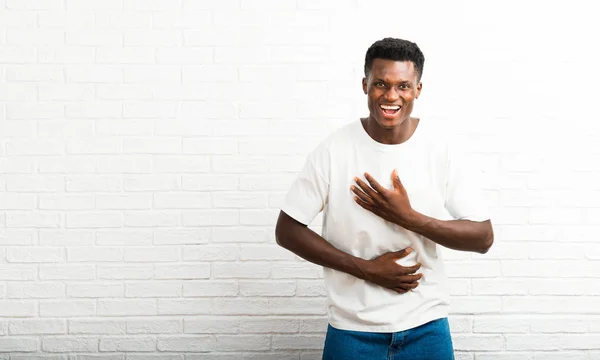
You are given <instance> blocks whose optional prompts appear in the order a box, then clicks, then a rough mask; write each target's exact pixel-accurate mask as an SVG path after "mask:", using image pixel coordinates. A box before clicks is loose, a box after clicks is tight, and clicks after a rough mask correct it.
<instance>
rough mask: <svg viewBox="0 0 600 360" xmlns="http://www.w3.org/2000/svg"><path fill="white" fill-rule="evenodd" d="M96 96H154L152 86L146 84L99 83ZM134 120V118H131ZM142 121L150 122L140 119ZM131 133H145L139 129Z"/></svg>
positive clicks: (117, 97)
mask: <svg viewBox="0 0 600 360" xmlns="http://www.w3.org/2000/svg"><path fill="white" fill-rule="evenodd" d="M96 97H97V98H98V99H100V100H142V99H149V98H151V97H152V88H150V87H149V86H147V85H144V84H97V85H96ZM130 121H132V120H130ZM140 123H148V122H147V121H145V120H144V121H140ZM131 135H143V134H141V133H140V132H139V130H138V131H136V132H132V133H131Z"/></svg>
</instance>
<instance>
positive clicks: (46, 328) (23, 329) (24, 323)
mask: <svg viewBox="0 0 600 360" xmlns="http://www.w3.org/2000/svg"><path fill="white" fill-rule="evenodd" d="M9 331H10V333H11V335H30V334H66V332H67V322H66V321H65V320H61V319H44V320H38V319H26V320H11V321H10V324H9Z"/></svg>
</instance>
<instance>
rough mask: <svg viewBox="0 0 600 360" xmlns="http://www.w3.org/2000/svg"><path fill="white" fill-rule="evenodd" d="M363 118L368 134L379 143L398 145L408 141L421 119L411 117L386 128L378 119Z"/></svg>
mask: <svg viewBox="0 0 600 360" xmlns="http://www.w3.org/2000/svg"><path fill="white" fill-rule="evenodd" d="M361 120H362V125H363V128H364V129H365V131H366V132H367V134H369V136H370V137H371V138H372V139H373V140H375V141H377V142H378V143H382V144H386V145H397V144H402V143H403V142H405V141H407V140H408V139H410V137H411V136H412V135H413V133H414V132H415V130H416V128H417V125H418V123H419V119H416V118H410V117H409V118H408V119H406V120H404V121H403V122H402V123H400V125H398V126H396V127H394V128H391V129H385V128H382V127H381V126H379V124H378V123H377V121H375V119H373V118H372V117H370V116H369V117H368V118H365V119H361Z"/></svg>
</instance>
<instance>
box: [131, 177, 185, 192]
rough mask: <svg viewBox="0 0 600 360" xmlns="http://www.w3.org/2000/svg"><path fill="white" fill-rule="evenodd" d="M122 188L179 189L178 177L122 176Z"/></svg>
mask: <svg viewBox="0 0 600 360" xmlns="http://www.w3.org/2000/svg"><path fill="white" fill-rule="evenodd" d="M123 189H124V190H125V191H127V192H129V191H169V190H179V189H180V182H179V178H178V177H177V176H175V175H136V176H133V175H131V176H124V177H123Z"/></svg>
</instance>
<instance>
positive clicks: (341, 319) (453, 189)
mask: <svg viewBox="0 0 600 360" xmlns="http://www.w3.org/2000/svg"><path fill="white" fill-rule="evenodd" d="M426 125H427V124H426V123H425V122H424V121H422V120H421V121H420V123H419V125H418V126H417V129H416V130H415V133H414V134H413V135H412V136H411V138H410V139H408V140H407V141H406V142H404V143H402V144H397V145H386V144H381V143H378V142H376V141H375V140H373V139H372V138H371V137H370V136H369V135H368V134H367V132H366V131H365V130H364V128H363V126H362V123H361V121H360V120H358V121H353V122H352V123H350V124H348V125H345V126H344V127H342V128H340V129H339V130H337V131H336V132H334V133H333V134H331V135H330V136H329V137H328V138H327V139H326V140H324V141H323V142H322V143H321V144H320V145H319V146H317V148H316V149H315V150H313V151H312V153H311V154H310V155H309V156H308V158H307V161H306V163H305V165H304V168H303V169H302V171H301V172H300V174H299V175H298V178H297V179H296V180H295V182H294V183H293V185H292V187H291V189H290V191H289V193H288V194H287V196H286V198H285V201H284V205H283V207H282V209H281V210H282V211H283V212H285V213H286V214H288V215H289V216H290V217H292V218H294V219H295V220H297V221H298V222H300V223H303V224H306V225H308V224H310V223H311V222H312V221H313V219H314V218H315V217H316V216H317V215H318V214H319V212H321V211H324V214H323V215H324V216H323V233H322V236H323V238H324V239H326V240H327V241H328V242H329V243H331V244H332V245H333V246H335V247H336V248H338V249H340V250H342V251H344V252H346V253H349V254H352V255H354V256H357V257H360V258H363V259H373V258H375V257H377V256H379V255H382V254H384V253H386V252H390V251H398V250H402V249H404V248H407V247H409V246H410V247H412V248H413V252H412V253H411V254H410V255H409V256H408V257H407V258H405V259H404V260H402V262H400V264H402V265H405V266H409V265H414V264H415V263H417V262H419V263H421V269H420V270H419V271H418V273H422V274H423V278H422V279H421V280H420V285H419V286H418V287H417V288H416V289H414V290H413V291H409V292H407V293H404V294H399V293H397V292H395V291H392V290H388V289H386V288H383V287H380V286H378V285H375V284H373V283H370V282H366V281H364V280H361V279H358V278H356V277H354V276H352V275H349V274H346V273H344V272H340V271H336V270H333V269H330V268H324V278H325V287H326V292H327V297H328V310H329V311H328V314H329V323H330V324H331V326H333V327H335V328H338V329H343V330H354V331H369V332H397V331H403V330H407V329H411V328H414V327H417V326H419V325H422V324H425V323H427V322H429V321H432V320H435V319H439V318H443V317H445V316H447V314H448V306H449V303H448V294H447V291H446V289H445V281H446V276H445V273H444V267H443V262H442V259H441V253H440V246H439V245H438V244H436V243H434V242H433V241H431V240H429V239H427V238H425V237H423V236H421V235H419V234H417V233H414V232H411V231H408V230H406V229H404V228H402V227H400V226H398V225H395V224H392V223H390V222H387V221H385V220H383V219H381V218H379V217H378V216H376V215H375V214H373V213H371V212H369V211H367V210H365V209H363V208H362V207H360V206H359V205H358V204H356V203H355V201H354V199H353V198H354V194H353V193H352V191H351V190H350V186H351V185H352V184H354V181H353V178H354V177H355V176H357V177H359V178H361V179H363V180H365V178H364V173H365V172H368V173H369V174H371V175H372V176H373V177H374V178H375V179H376V180H377V181H378V182H379V183H380V184H381V185H382V186H384V187H386V188H388V189H392V180H391V174H392V171H393V170H394V169H397V170H398V175H399V177H400V180H401V182H402V184H403V185H404V187H405V188H406V191H407V193H408V197H409V201H410V203H411V206H412V207H413V208H414V209H415V210H416V211H418V212H420V213H422V214H424V215H427V216H430V217H433V218H436V219H439V220H451V219H466V220H473V221H485V220H488V219H489V216H488V209H487V206H486V205H485V202H484V201H483V199H484V197H483V195H482V192H481V189H480V187H479V184H478V181H477V180H476V177H475V176H473V173H471V172H467V171H465V170H466V169H465V167H464V166H463V163H461V157H460V156H459V155H457V154H456V153H455V151H454V149H453V148H452V147H450V146H449V145H448V143H447V141H444V139H443V136H435V135H434V134H433V132H432V131H431V130H432V129H428V127H427V126H426ZM365 182H366V181H365Z"/></svg>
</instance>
